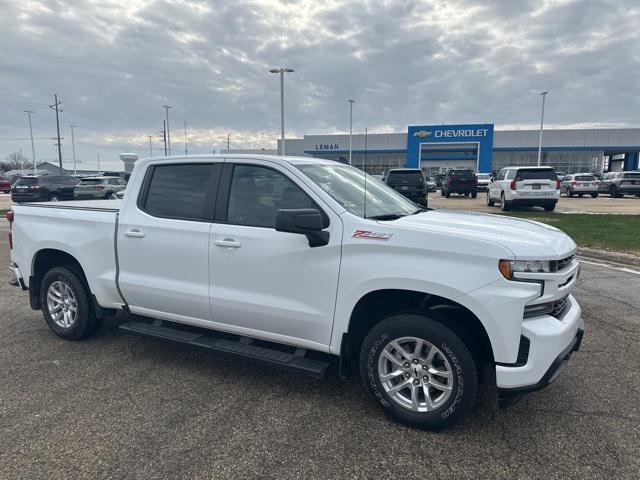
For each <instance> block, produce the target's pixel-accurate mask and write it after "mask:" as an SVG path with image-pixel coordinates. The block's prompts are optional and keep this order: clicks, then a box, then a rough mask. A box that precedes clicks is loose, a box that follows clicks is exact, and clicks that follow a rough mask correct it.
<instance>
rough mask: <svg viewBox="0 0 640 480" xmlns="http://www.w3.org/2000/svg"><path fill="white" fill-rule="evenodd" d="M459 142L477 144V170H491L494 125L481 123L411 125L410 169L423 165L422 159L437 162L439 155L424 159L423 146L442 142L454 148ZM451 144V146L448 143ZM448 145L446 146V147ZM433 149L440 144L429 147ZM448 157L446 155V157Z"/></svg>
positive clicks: (408, 133) (408, 145)
mask: <svg viewBox="0 0 640 480" xmlns="http://www.w3.org/2000/svg"><path fill="white" fill-rule="evenodd" d="M456 143H464V144H477V145H478V150H477V152H478V154H477V164H476V166H475V167H476V170H477V171H478V172H482V173H489V172H491V157H492V156H493V124H487V123H485V124H479V125H419V126H411V127H409V131H408V132H407V163H406V166H407V168H420V167H421V165H420V163H421V161H423V162H436V161H438V159H437V158H433V157H431V158H422V157H421V154H420V152H421V148H422V147H421V145H424V144H429V145H434V144H435V145H438V144H441V145H442V147H443V148H445V149H447V150H450V149H455V144H456ZM447 144H449V145H447ZM445 145H446V146H445ZM429 148H431V149H432V151H434V150H433V148H437V147H429ZM442 160H443V161H444V160H446V155H445V156H444V157H443V159H442Z"/></svg>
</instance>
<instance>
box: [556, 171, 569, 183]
mask: <svg viewBox="0 0 640 480" xmlns="http://www.w3.org/2000/svg"><path fill="white" fill-rule="evenodd" d="M566 176H567V173H566V172H556V177H558V180H560V181H561V182H562V181H563V180H564V177H566Z"/></svg>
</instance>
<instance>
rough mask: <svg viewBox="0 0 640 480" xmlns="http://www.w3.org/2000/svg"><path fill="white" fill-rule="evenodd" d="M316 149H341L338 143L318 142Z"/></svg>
mask: <svg viewBox="0 0 640 480" xmlns="http://www.w3.org/2000/svg"><path fill="white" fill-rule="evenodd" d="M316 150H340V145H338V144H337V143H316Z"/></svg>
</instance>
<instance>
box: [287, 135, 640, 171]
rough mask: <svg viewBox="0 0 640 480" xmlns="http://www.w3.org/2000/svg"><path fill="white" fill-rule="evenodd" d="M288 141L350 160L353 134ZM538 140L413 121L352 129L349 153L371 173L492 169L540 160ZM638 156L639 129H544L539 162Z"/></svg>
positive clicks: (594, 166)
mask: <svg viewBox="0 0 640 480" xmlns="http://www.w3.org/2000/svg"><path fill="white" fill-rule="evenodd" d="M285 142H286V143H285V153H286V154H287V155H306V156H312V157H316V158H326V159H331V160H337V161H340V162H345V163H347V162H348V161H349V135H305V136H304V137H303V138H301V139H287V140H285ZM538 142H539V131H538V130H495V129H494V125H493V124H487V123H485V124H473V125H414V126H410V127H409V128H408V130H407V132H406V133H377V134H368V135H364V134H357V135H355V134H354V135H353V137H352V146H351V157H352V164H353V165H354V166H356V167H359V168H363V169H365V170H366V171H367V172H369V173H372V174H381V173H382V172H384V171H385V170H388V169H390V168H402V167H408V168H422V169H423V170H424V171H425V172H427V173H429V174H430V175H433V174H436V173H443V172H445V171H447V170H449V169H451V168H471V169H473V170H474V171H476V172H483V173H491V172H497V171H498V170H500V169H501V168H503V167H507V166H518V165H536V164H537V161H538ZM280 149H281V142H280V141H278V151H280ZM639 157H640V128H592V129H561V130H544V132H543V138H542V160H541V164H542V165H549V166H552V167H553V168H555V169H556V170H557V171H561V172H567V173H576V172H594V173H601V172H603V171H620V170H637V169H639V168H640V165H639V164H638V162H639Z"/></svg>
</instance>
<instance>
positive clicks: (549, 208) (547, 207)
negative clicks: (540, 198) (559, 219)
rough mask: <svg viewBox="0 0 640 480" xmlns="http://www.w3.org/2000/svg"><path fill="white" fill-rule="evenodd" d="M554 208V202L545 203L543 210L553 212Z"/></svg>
mask: <svg viewBox="0 0 640 480" xmlns="http://www.w3.org/2000/svg"><path fill="white" fill-rule="evenodd" d="M555 209H556V204H555V202H554V203H545V204H544V211H545V212H553V211H554V210H555Z"/></svg>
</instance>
